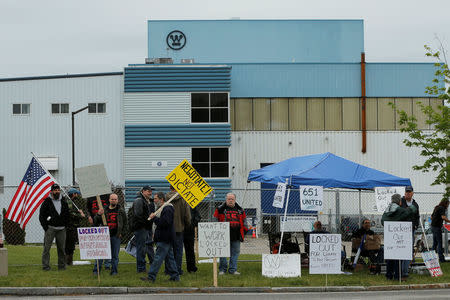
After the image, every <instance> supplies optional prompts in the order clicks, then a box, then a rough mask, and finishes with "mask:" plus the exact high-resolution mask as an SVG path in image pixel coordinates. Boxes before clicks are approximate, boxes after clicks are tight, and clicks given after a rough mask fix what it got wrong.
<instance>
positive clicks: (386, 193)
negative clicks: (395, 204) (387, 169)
mask: <svg viewBox="0 0 450 300" xmlns="http://www.w3.org/2000/svg"><path fill="white" fill-rule="evenodd" d="M394 194H399V195H404V194H405V187H404V186H384V187H376V188H375V202H376V206H377V211H378V212H384V211H385V210H386V208H387V207H388V206H389V204H390V203H391V197H392V195H394Z"/></svg>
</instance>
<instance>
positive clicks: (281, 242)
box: [278, 176, 292, 254]
mask: <svg viewBox="0 0 450 300" xmlns="http://www.w3.org/2000/svg"><path fill="white" fill-rule="evenodd" d="M287 181H288V180H287V179H286V183H287ZM291 182H292V176H291V177H290V182H289V185H288V192H287V199H286V207H285V208H284V216H283V222H281V236H280V248H278V254H281V245H283V235H284V225H285V223H286V214H287V208H288V204H289V194H290V193H291Z"/></svg>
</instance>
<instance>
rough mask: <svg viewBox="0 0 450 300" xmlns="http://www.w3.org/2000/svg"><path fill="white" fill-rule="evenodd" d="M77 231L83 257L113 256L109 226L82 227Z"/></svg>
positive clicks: (81, 256)
mask: <svg viewBox="0 0 450 300" xmlns="http://www.w3.org/2000/svg"><path fill="white" fill-rule="evenodd" d="M77 232H78V243H79V247H80V258H81V259H110V258H111V243H110V239H109V228H108V227H80V228H77Z"/></svg>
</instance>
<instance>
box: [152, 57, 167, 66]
mask: <svg viewBox="0 0 450 300" xmlns="http://www.w3.org/2000/svg"><path fill="white" fill-rule="evenodd" d="M145 63H146V64H148V65H151V64H161V65H168V64H173V59H172V58H170V57H158V58H146V59H145Z"/></svg>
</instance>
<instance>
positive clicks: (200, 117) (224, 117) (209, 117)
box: [191, 93, 228, 123]
mask: <svg viewBox="0 0 450 300" xmlns="http://www.w3.org/2000/svg"><path fill="white" fill-rule="evenodd" d="M191 108H192V114H191V121H192V123H226V122H228V93H192V94H191Z"/></svg>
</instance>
